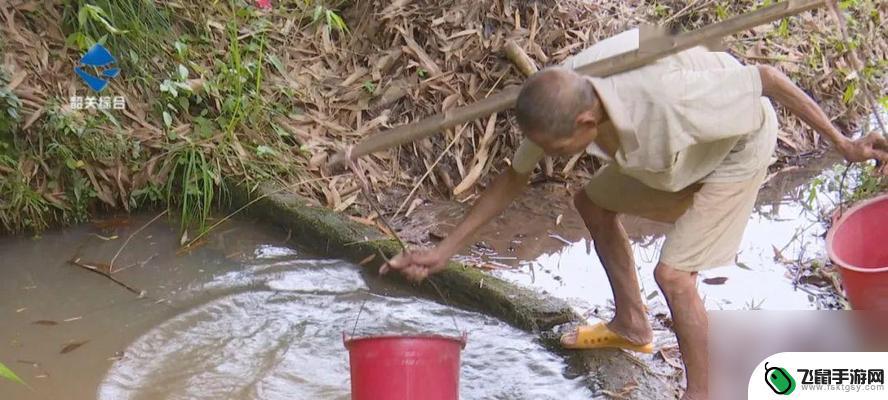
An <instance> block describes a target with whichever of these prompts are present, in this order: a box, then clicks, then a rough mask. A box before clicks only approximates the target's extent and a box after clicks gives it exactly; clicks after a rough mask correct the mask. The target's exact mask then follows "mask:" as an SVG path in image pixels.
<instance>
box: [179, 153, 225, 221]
mask: <svg viewBox="0 0 888 400" xmlns="http://www.w3.org/2000/svg"><path fill="white" fill-rule="evenodd" d="M203 150H204V149H203V148H202V147H201V146H200V145H196V144H193V143H190V142H188V143H186V144H185V145H184V146H182V147H181V148H180V149H178V150H176V151H175V153H174V154H173V155H172V158H171V159H172V162H173V163H174V166H173V168H172V171H171V173H170V176H169V179H168V181H167V188H166V198H167V202H168V204H170V205H171V207H172V205H177V207H178V209H179V212H180V216H179V217H180V221H181V223H180V228H181V230H182V231H183V232H185V231H187V229H188V228H189V227H191V226H193V225H197V227H198V230H200V231H203V229H204V228H206V221H207V219H208V218H209V215H210V209H211V208H212V206H213V201H214V199H217V198H218V197H219V196H217V193H216V192H217V190H221V189H224V188H223V187H222V179H221V174H220V168H219V166H218V165H217V164H216V161H215V160H214V159H213V158H210V157H207V155H205V154H204V151H203Z"/></svg>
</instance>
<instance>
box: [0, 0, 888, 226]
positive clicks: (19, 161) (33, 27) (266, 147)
mask: <svg viewBox="0 0 888 400" xmlns="http://www.w3.org/2000/svg"><path fill="white" fill-rule="evenodd" d="M842 4H843V7H846V8H845V14H846V16H847V18H848V19H849V28H850V29H851V34H852V39H853V40H854V44H853V45H849V44H848V43H844V39H842V38H841V35H840V34H839V32H838V30H837V29H836V25H835V22H834V21H833V20H832V16H831V14H830V13H829V12H827V11H826V10H825V9H824V10H817V11H813V12H808V13H804V14H802V15H800V16H797V17H793V18H787V19H785V20H782V21H779V22H775V23H773V24H770V25H766V26H762V27H757V28H755V29H752V30H750V31H749V32H746V33H744V34H742V35H739V36H737V37H735V38H731V39H730V40H729V41H728V44H729V46H730V51H731V52H732V53H733V54H734V55H736V56H737V57H738V58H740V59H741V60H743V61H744V62H747V63H760V62H761V63H769V64H773V65H776V66H778V67H779V68H781V69H783V70H784V71H785V72H787V73H788V74H789V75H790V76H792V77H793V79H795V80H796V81H797V82H799V84H800V85H801V86H802V87H803V88H805V89H806V90H807V91H809V92H810V93H811V94H812V95H813V96H814V97H815V98H816V99H817V100H818V101H819V102H820V103H821V104H822V105H823V106H824V108H825V109H826V110H827V112H828V114H829V115H831V116H833V117H834V118H835V121H836V123H837V124H838V125H839V126H840V127H841V128H842V129H843V130H845V131H846V132H851V131H854V130H855V129H857V128H858V127H859V126H860V125H861V124H860V123H861V118H860V117H861V116H862V115H866V114H867V113H869V112H870V110H869V108H870V107H869V105H868V104H866V101H865V99H864V96H863V94H862V93H863V90H862V89H863V88H864V87H870V88H882V89H883V88H885V87H888V85H885V84H884V82H885V79H886V74H885V65H884V62H883V61H880V60H885V59H886V57H885V56H886V54H888V43H885V41H884V38H883V37H882V35H880V32H881V31H880V27H881V26H882V25H883V24H884V18H885V15H886V10H885V7H884V4H882V3H878V2H874V1H870V0H867V1H855V2H843V3H842ZM760 5H761V4H759V2H757V1H752V0H749V1H740V2H732V3H731V4H721V3H715V2H704V3H701V4H697V3H693V4H685V3H684V2H680V1H665V2H664V1H642V2H636V3H632V4H631V5H629V4H628V3H627V4H623V3H620V4H613V3H612V2H606V1H573V0H571V1H562V2H557V3H552V2H533V3H526V4H525V3H521V2H519V3H516V4H513V3H512V2H501V1H495V0H485V1H480V2H476V1H462V0H453V1H450V2H445V3H440V2H430V1H425V0H422V1H420V0H415V1H397V2H393V3H391V4H377V3H372V2H371V3H353V2H349V1H331V2H328V3H323V4H317V5H316V4H314V3H312V5H308V4H307V3H304V2H288V1H281V2H275V3H274V6H273V7H272V8H271V9H260V8H257V7H256V6H255V4H254V3H253V2H246V1H242V0H229V1H220V2H212V3H206V2H198V3H187V4H186V3H180V2H175V1H156V2H148V3H146V2H144V1H140V0H126V1H109V0H101V1H97V2H90V3H89V4H87V2H85V1H83V0H77V1H71V2H64V3H62V4H60V3H52V2H50V3H36V2H31V1H25V0H13V1H10V2H5V3H4V4H3V5H2V6H0V19H2V21H3V28H2V29H3V33H4V36H3V41H2V45H0V59H2V62H3V64H2V67H0V70H2V71H3V72H2V73H0V87H2V89H0V104H3V110H4V111H5V112H0V192H2V193H3V194H4V196H3V199H2V203H0V229H2V230H3V231H6V232H39V231H40V230H42V229H45V228H47V227H49V226H56V225H59V224H69V223H77V222H82V221H85V220H88V219H89V218H90V217H91V216H97V215H102V214H103V213H106V212H114V211H118V210H123V211H132V210H138V209H146V208H151V207H164V208H169V209H170V211H171V212H173V213H175V214H176V215H178V216H179V218H180V219H181V221H182V223H181V225H180V227H181V229H182V230H183V231H185V230H187V231H189V233H188V236H190V237H195V236H197V235H199V234H200V233H201V232H202V231H203V230H204V229H206V228H207V224H206V222H207V221H206V218H207V217H208V215H209V212H210V210H211V209H213V208H214V207H217V208H224V206H221V207H220V205H221V204H223V203H224V202H225V200H226V197H227V187H226V185H225V184H224V182H226V181H228V182H230V181H232V180H234V181H237V182H238V183H244V184H246V185H248V186H255V185H257V184H260V183H266V182H274V183H278V184H283V185H294V184H295V183H297V182H303V183H302V184H300V185H298V190H296V191H297V192H298V193H299V194H301V195H302V196H303V197H305V198H306V199H309V200H311V201H313V202H314V203H315V204H317V205H320V206H324V207H327V208H330V209H333V210H336V211H338V212H343V213H347V214H349V215H353V216H359V217H363V218H373V212H372V211H370V210H369V208H368V207H367V204H365V203H364V201H363V200H362V198H361V196H359V193H358V192H359V190H358V187H357V184H356V182H355V181H354V179H352V178H351V177H350V176H347V175H343V176H330V175H327V174H326V173H325V172H324V168H323V167H324V164H325V162H326V160H327V157H328V156H329V155H330V154H332V153H333V152H334V151H337V150H340V149H341V148H342V147H344V146H346V145H348V144H352V143H354V142H356V141H357V140H359V139H360V138H362V137H364V136H366V135H368V134H371V133H372V132H374V131H375V130H378V129H384V128H385V127H389V126H395V125H399V124H402V123H405V122H409V121H415V120H418V119H419V118H422V117H423V116H426V115H430V114H432V113H434V112H438V111H441V110H442V109H449V108H451V107H454V106H456V105H460V104H465V103H469V102H472V101H476V100H478V99H480V98H483V97H485V96H487V95H488V94H490V93H493V92H495V91H496V90H497V89H499V88H502V87H504V86H505V85H508V84H514V83H520V82H521V80H522V79H523V76H522V75H521V74H520V72H519V71H518V70H517V69H516V68H515V66H514V65H512V63H511V62H510V61H508V59H506V58H505V57H504V55H503V46H505V43H506V42H507V41H508V40H512V41H514V42H515V43H517V44H518V45H519V46H521V47H522V48H524V49H525V51H526V52H527V53H528V55H529V56H530V57H531V59H532V60H533V61H534V62H535V63H537V64H538V65H539V66H544V65H551V64H555V63H557V62H559V61H561V60H563V59H564V58H566V57H568V56H570V55H571V54H574V53H576V52H578V51H579V50H581V49H582V48H583V47H584V46H587V45H589V44H591V43H594V42H595V41H597V40H600V39H602V38H604V37H607V36H609V35H612V34H614V33H617V32H620V31H623V30H626V29H629V28H632V27H635V26H637V25H638V24H639V23H641V22H645V21H646V22H652V23H660V24H664V25H668V26H671V27H674V28H676V29H693V28H696V27H699V26H702V25H705V24H709V23H712V22H715V21H720V20H724V19H726V18H728V17H730V16H732V15H736V14H740V13H742V12H746V11H749V10H751V9H754V8H756V7H759V6H760ZM544 28H545V29H544ZM100 40H102V42H103V43H104V44H105V45H106V46H107V48H108V51H109V52H110V53H111V54H112V55H113V56H114V57H115V58H116V60H117V61H118V64H119V67H120V76H118V77H117V78H114V79H112V80H111V81H110V83H109V86H108V88H107V89H105V91H104V92H102V94H100V95H97V94H96V93H93V92H91V91H90V89H88V88H87V87H86V85H84V84H83V82H81V81H80V79H79V78H78V77H77V75H76V74H72V73H70V71H72V70H73V68H74V67H75V66H77V65H79V59H80V57H81V56H82V55H83V53H84V52H86V51H87V50H88V49H89V48H91V46H92V45H93V44H94V43H96V42H97V41H100ZM852 47H854V48H856V49H857V51H858V53H859V54H860V58H861V60H863V62H864V64H865V65H864V69H863V70H862V72H861V73H855V72H854V71H853V70H852V69H850V68H849V65H848V63H847V62H846V61H845V60H844V57H845V56H846V55H847V54H848V53H847V49H848V48H852ZM875 92H876V93H873V95H875V96H876V97H877V98H882V96H884V95H885V93H878V92H879V90H875ZM103 96H104V97H108V98H109V101H110V100H113V99H114V98H117V97H122V98H123V99H124V103H125V106H124V108H123V109H122V110H119V109H114V108H113V107H111V108H109V109H105V110H102V109H100V108H102V107H104V106H107V105H109V104H111V105H112V106H113V102H110V103H108V104H105V103H106V102H104V101H101V100H102V99H101V97H103ZM90 97H92V98H94V100H96V101H95V102H92V103H90V102H88V101H85V100H84V98H87V99H88V98H90ZM72 98H73V99H74V100H75V101H73V102H72ZM84 101H85V103H84ZM780 119H781V126H782V127H783V132H782V133H781V136H780V146H779V149H780V150H779V154H778V155H779V156H780V158H781V160H782V161H783V162H782V164H781V165H793V164H794V163H796V162H797V161H798V160H800V159H805V158H807V157H810V155H811V154H813V153H812V152H816V151H818V150H819V149H821V147H822V146H821V145H822V140H821V138H819V137H818V135H816V134H814V133H813V132H811V131H810V130H808V129H806V128H804V127H803V126H802V125H801V124H800V123H799V122H798V121H797V120H796V119H794V118H791V117H788V116H787V115H785V114H781V117H780ZM518 138H519V133H518V132H517V129H516V128H515V126H514V124H513V123H512V118H511V115H510V114H509V113H506V114H503V115H498V116H496V117H495V118H489V119H487V120H484V121H476V122H475V123H470V124H466V125H464V126H461V127H459V128H458V129H454V130H452V131H448V132H444V133H443V134H442V135H439V136H436V137H434V138H432V139H430V140H425V141H421V142H419V143H416V144H415V145H413V146H405V147H403V148H402V149H399V150H393V151H390V152H384V153H380V154H378V155H375V156H372V157H367V158H366V159H365V160H363V162H362V168H364V169H365V170H366V173H367V174H368V176H369V177H370V179H371V181H372V184H373V185H374V189H375V190H376V191H378V192H381V193H389V194H392V195H396V196H398V197H399V199H398V200H399V201H398V202H397V206H396V207H394V209H393V210H390V212H392V213H393V214H397V215H403V214H404V213H406V212H407V211H408V210H409V209H410V206H411V205H413V204H414V203H415V202H416V201H422V200H417V199H440V198H444V199H459V200H465V197H466V196H468V197H471V196H472V195H473V194H474V193H475V192H477V191H478V190H479V189H480V188H481V187H482V186H483V185H484V184H485V183H486V182H487V180H488V179H489V177H490V176H492V175H494V174H495V172H496V171H497V170H500V169H502V168H503V167H505V166H506V165H507V159H508V158H509V157H510V156H511V153H512V151H513V148H514V146H515V144H516V143H517V140H518ZM578 166H579V167H580V168H577V167H578ZM594 166H595V161H594V160H592V159H591V158H590V157H588V156H583V157H579V158H573V159H569V160H567V159H565V160H550V161H547V162H546V163H544V165H543V167H542V168H541V169H540V170H539V171H537V174H536V178H535V179H556V180H558V179H566V178H570V177H577V178H580V179H582V178H583V177H584V174H588V173H591V172H592V171H593V170H594ZM223 177H225V178H226V179H223ZM457 188H459V189H460V190H456V189H457ZM457 192H459V195H457Z"/></svg>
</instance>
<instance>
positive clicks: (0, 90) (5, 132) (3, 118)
mask: <svg viewBox="0 0 888 400" xmlns="http://www.w3.org/2000/svg"><path fill="white" fill-rule="evenodd" d="M4 75H5V74H0V155H3V154H7V155H9V154H13V151H14V150H15V148H14V141H13V139H14V136H13V131H14V130H15V128H16V126H17V125H18V123H19V120H20V119H21V118H20V116H19V110H20V109H21V108H22V102H21V100H19V98H18V96H16V95H15V93H12V91H10V90H9V89H7V88H6V79H5V76H4Z"/></svg>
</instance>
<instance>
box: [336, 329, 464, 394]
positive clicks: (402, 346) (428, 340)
mask: <svg viewBox="0 0 888 400" xmlns="http://www.w3.org/2000/svg"><path fill="white" fill-rule="evenodd" d="M342 339H343V341H344V342H345V348H347V349H348V359H349V364H350V365H351V389H352V397H351V398H352V400H417V399H423V400H457V399H459V357H460V352H461V351H462V349H463V348H464V347H465V346H466V336H465V335H463V336H462V337H450V336H439V335H406V336H398V335H385V336H366V337H358V338H351V339H348V338H347V337H346V335H345V333H343V334H342Z"/></svg>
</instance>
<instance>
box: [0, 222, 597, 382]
mask: <svg viewBox="0 0 888 400" xmlns="http://www.w3.org/2000/svg"><path fill="white" fill-rule="evenodd" d="M148 220H149V218H148V217H144V216H143V217H134V218H131V219H126V220H122V221H109V222H106V223H104V224H102V227H97V226H95V225H84V226H80V227H76V228H73V229H67V230H63V231H58V232H53V233H48V234H45V235H44V236H43V237H41V238H39V239H32V238H5V239H2V240H0V260H2V267H0V276H2V278H0V321H2V324H0V361H2V362H3V363H4V364H6V365H7V366H9V367H11V368H12V369H13V370H14V371H15V372H17V373H18V375H19V376H21V377H22V378H23V379H24V380H25V381H26V382H27V383H28V385H29V386H30V387H31V389H27V388H25V387H23V386H19V385H15V384H12V383H10V382H6V381H0V399H4V400H5V399H62V398H63V399H74V400H77V399H95V398H98V399H103V400H124V399H132V400H139V399H144V400H148V399H217V398H227V399H309V398H319V399H320V398H322V399H347V398H348V397H349V395H348V385H349V379H348V358H347V353H346V351H345V349H344V347H343V344H342V332H343V331H351V330H352V329H353V328H354V326H355V325H354V322H355V316H356V314H357V312H358V309H359V308H360V307H361V304H364V305H365V308H364V311H363V313H362V316H361V319H360V321H359V323H358V325H357V334H359V335H360V334H373V333H382V332H403V333H414V332H436V333H445V334H456V333H457V332H458V330H457V329H456V328H455V327H454V322H453V318H454V317H455V318H456V321H457V324H458V325H459V328H460V329H461V330H465V331H467V332H468V334H469V342H468V345H467V347H466V349H465V350H464V352H463V363H462V375H461V379H462V382H461V394H462V397H463V398H466V399H481V398H484V399H547V398H551V399H554V398H556V396H557V398H566V399H587V398H592V397H593V395H592V393H591V392H589V390H588V389H587V383H586V382H585V381H583V380H582V379H578V378H568V377H566V376H565V373H566V371H567V367H566V365H565V364H564V362H563V361H562V359H561V358H559V357H557V356H555V355H553V354H551V353H549V352H546V351H545V350H544V349H542V348H541V347H540V346H538V345H536V344H535V343H534V341H533V337H531V336H530V335H528V334H526V333H523V332H521V331H517V330H515V329H513V328H510V327H508V326H506V325H504V324H503V323H501V322H499V321H498V320H495V319H492V318H489V317H486V316H483V315H480V314H475V313H470V312H464V311H460V310H455V309H451V308H448V307H445V306H442V305H439V304H436V303H434V302H430V301H428V300H422V299H417V298H413V297H410V296H409V294H406V293H400V292H399V291H398V290H396V289H394V288H391V287H388V286H387V285H385V284H384V283H383V282H380V281H378V280H376V278H375V277H372V276H364V275H363V274H362V273H361V271H360V270H359V269H358V268H357V267H356V266H354V265H350V264H347V263H344V262H340V261H335V260H320V259H315V258H312V257H311V256H310V255H307V254H304V253H303V252H302V251H300V250H299V249H297V248H293V247H291V246H289V245H287V244H286V243H287V234H286V233H285V232H279V231H275V230H264V229H261V228H258V227H257V225H256V224H253V223H250V222H249V221H235V222H232V223H227V224H225V225H223V226H221V227H220V228H218V229H217V230H216V231H214V232H215V233H214V234H212V235H211V237H210V240H209V241H208V242H207V243H206V244H204V245H203V246H201V247H198V248H197V249H195V250H193V251H191V252H189V253H185V254H178V255H177V254H175V253H176V249H177V241H178V237H177V235H176V233H175V228H173V227H171V226H170V225H169V224H167V223H166V222H165V221H163V220H160V221H158V222H156V223H154V224H152V225H149V226H148V227H147V228H145V229H144V230H142V231H141V232H140V233H139V234H137V235H136V236H134V238H133V239H132V240H131V241H130V243H129V244H128V245H127V246H126V247H125V249H124V250H123V251H122V252H121V253H120V255H119V256H118V257H117V259H116V260H115V263H114V270H115V271H118V272H116V273H114V276H115V277H116V278H117V279H119V280H121V281H123V282H125V283H126V284H127V285H129V286H132V287H133V288H136V289H137V290H140V291H141V290H144V291H145V296H144V297H142V298H138V297H137V296H136V295H135V294H133V293H131V292H129V291H127V290H126V289H124V288H122V287H121V286H119V285H116V284H115V283H113V282H111V281H110V280H108V279H106V278H104V277H102V276H99V275H98V274H94V273H91V272H89V271H86V270H84V269H82V268H79V267H76V266H73V265H71V264H70V263H68V262H67V261H68V260H69V259H72V258H74V259H79V260H80V261H79V262H80V263H81V264H86V265H96V266H100V267H104V266H105V265H106V264H107V263H109V261H110V260H111V259H112V258H114V256H115V254H116V253H117V252H118V251H119V250H120V247H121V245H122V244H123V242H124V241H125V240H126V238H127V237H128V236H129V235H130V234H132V233H133V232H135V231H136V230H137V229H138V228H140V227H141V226H142V225H144V224H145V223H146V222H147V221H148Z"/></svg>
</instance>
